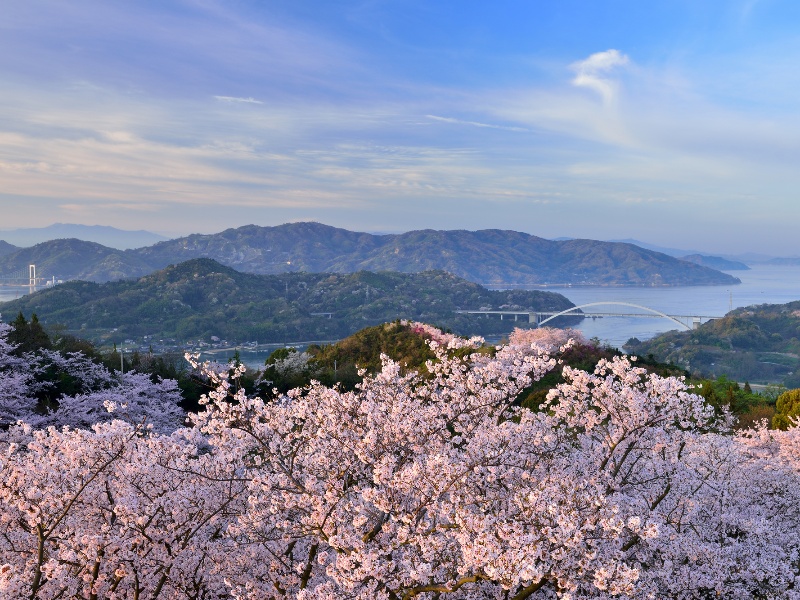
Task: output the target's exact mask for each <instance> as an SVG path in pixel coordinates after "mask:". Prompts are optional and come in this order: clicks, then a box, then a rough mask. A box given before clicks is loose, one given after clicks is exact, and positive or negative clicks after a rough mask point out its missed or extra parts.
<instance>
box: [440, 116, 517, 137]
mask: <svg viewBox="0 0 800 600" xmlns="http://www.w3.org/2000/svg"><path fill="white" fill-rule="evenodd" d="M425 118H427V119H431V120H433V121H441V122H443V123H453V124H455V125H469V126H470V127H485V128H487V129H501V130H503V131H519V132H523V133H530V132H531V130H530V129H526V128H525V127H510V126H507V125H494V124H492V123H480V122H478V121H462V120H461V119H454V118H452V117H439V116H436V115H425Z"/></svg>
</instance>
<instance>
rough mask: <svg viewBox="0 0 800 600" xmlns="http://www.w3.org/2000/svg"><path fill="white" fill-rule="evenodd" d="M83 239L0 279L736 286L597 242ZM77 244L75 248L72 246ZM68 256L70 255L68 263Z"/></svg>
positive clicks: (254, 236)
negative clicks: (203, 263) (205, 276)
mask: <svg viewBox="0 0 800 600" xmlns="http://www.w3.org/2000/svg"><path fill="white" fill-rule="evenodd" d="M85 244H86V243H85V242H83V243H82V242H78V241H77V240H58V241H56V242H46V243H44V244H39V245H37V246H35V247H34V248H31V249H24V250H20V251H17V252H15V253H12V254H9V255H7V256H5V257H2V258H0V273H4V272H13V271H15V270H18V269H20V268H27V265H28V264H30V261H31V260H34V259H35V260H36V261H39V262H41V263H42V264H43V265H45V264H46V265H47V266H46V267H45V268H43V267H42V266H40V265H39V262H37V263H36V264H37V268H38V269H39V271H40V272H41V273H43V274H44V275H45V276H47V277H50V276H52V275H55V276H56V278H57V279H65V280H66V279H87V280H91V281H108V280H113V279H119V278H124V277H138V276H141V275H143V274H145V273H147V272H150V271H154V270H156V269H161V268H164V267H166V266H168V265H170V264H176V263H179V262H182V261H185V260H189V259H192V258H213V259H214V260H217V261H219V262H220V263H222V264H225V265H227V266H230V267H233V268H235V269H237V270H240V271H245V272H250V273H261V274H277V273H286V272H296V271H306V272H336V273H353V272H357V271H361V270H369V271H384V270H391V271H400V272H405V273H414V272H421V271H426V270H445V271H448V272H450V273H453V274H455V275H457V276H459V277H463V278H465V279H469V280H470V281H475V282H478V283H482V284H494V285H499V284H546V283H550V284H558V283H568V284H574V285H580V284H587V285H713V284H719V285H730V284H735V283H738V282H739V280H738V279H736V278H735V277H731V276H730V275H727V274H725V273H720V272H719V271H715V270H713V269H709V268H707V267H703V266H700V265H696V264H693V263H689V262H686V261H682V260H678V259H676V258H673V257H670V256H667V255H666V254H661V253H659V252H653V251H650V250H645V249H643V248H640V247H638V246H634V245H632V244H624V243H615V242H598V241H594V240H565V241H551V240H546V239H543V238H539V237H536V236H532V235H528V234H526V233H519V232H516V231H501V230H494V229H490V230H482V231H435V230H422V231H411V232H408V233H403V234H397V235H372V234H368V233H357V232H352V231H347V230H345V229H338V228H335V227H330V226H327V225H321V224H319V223H290V224H285V225H279V226H277V227H259V226H256V225H247V226H245V227H239V228H238V229H228V230H226V231H223V232H221V233H217V234H211V235H200V234H195V235H190V236H188V237H184V238H179V239H175V240H169V241H165V242H161V243H158V244H155V245H153V246H148V247H145V248H138V249H135V250H125V251H118V250H113V249H111V248H104V247H102V246H100V247H97V246H96V245H95V246H91V252H94V253H95V255H94V257H93V258H92V260H73V259H71V258H69V257H68V256H67V254H69V253H70V252H72V253H75V254H76V255H77V256H80V257H82V258H85V257H86V256H87V253H88V254H91V252H89V251H88V248H89V247H87V246H85ZM70 245H74V246H75V248H70ZM61 255H64V256H61Z"/></svg>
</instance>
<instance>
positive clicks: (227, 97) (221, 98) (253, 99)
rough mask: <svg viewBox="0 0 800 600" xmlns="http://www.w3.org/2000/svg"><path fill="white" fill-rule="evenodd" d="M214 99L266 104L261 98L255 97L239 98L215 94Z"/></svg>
mask: <svg viewBox="0 0 800 600" xmlns="http://www.w3.org/2000/svg"><path fill="white" fill-rule="evenodd" d="M214 99H216V100H219V101H220V102H234V103H238V104H264V103H263V102H262V101H261V100H256V99H255V98H237V97H236V96H214Z"/></svg>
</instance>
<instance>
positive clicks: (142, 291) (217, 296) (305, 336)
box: [0, 259, 581, 351]
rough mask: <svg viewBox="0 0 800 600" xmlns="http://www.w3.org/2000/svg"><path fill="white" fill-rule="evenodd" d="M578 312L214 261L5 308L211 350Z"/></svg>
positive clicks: (446, 279)
mask: <svg viewBox="0 0 800 600" xmlns="http://www.w3.org/2000/svg"><path fill="white" fill-rule="evenodd" d="M573 306H574V304H573V303H571V302H570V301H569V300H567V298H565V297H564V296H562V295H561V294H557V293H554V292H546V291H525V290H507V291H491V290H488V289H486V288H484V287H482V286H479V285H477V284H475V283H472V282H469V281H466V280H464V279H461V278H459V277H456V276H455V275H452V274H449V273H446V272H444V271H425V272H422V273H413V274H412V273H396V272H368V271H360V272H358V273H351V274H338V273H313V274H312V273H284V274H280V275H255V274H247V273H240V272H238V271H235V270H234V269H232V268H230V267H226V266H224V265H221V264H219V263H218V262H216V261H214V260H211V259H193V260H189V261H186V262H183V263H181V264H178V265H175V266H170V267H167V268H166V269H163V270H160V271H157V272H155V273H152V274H150V275H147V276H145V277H142V278H140V279H137V280H127V281H117V282H108V283H103V284H98V283H93V282H85V281H72V282H68V283H64V284H61V285H56V286H54V287H52V288H50V289H45V290H42V291H39V292H36V293H33V294H30V295H27V296H23V297H22V298H19V299H16V300H12V301H10V302H5V303H2V304H0V311H1V312H2V316H3V320H4V321H9V320H11V319H13V318H14V317H15V316H16V315H17V314H18V313H19V312H22V313H23V315H25V316H26V317H30V316H31V315H32V314H33V313H36V314H37V316H38V318H39V320H40V321H41V322H42V323H44V324H45V325H46V326H48V327H49V328H51V329H52V328H54V327H56V328H58V329H61V328H63V329H64V330H65V331H66V332H67V333H72V334H76V335H78V336H79V337H82V338H86V339H89V340H91V341H93V342H95V343H98V344H105V345H110V344H112V343H118V344H119V343H128V342H129V343H131V344H135V345H141V346H143V347H145V348H147V347H148V346H149V345H154V346H182V345H185V343H186V342H189V341H192V342H194V343H196V344H200V345H202V346H204V347H211V346H213V345H214V344H221V343H223V341H228V342H230V343H237V344H238V343H243V342H251V343H258V344H266V343H286V342H295V341H305V340H308V341H311V340H336V339H341V338H344V337H346V336H348V335H350V334H352V333H354V332H356V331H358V330H359V329H362V328H363V327H366V326H368V325H377V324H379V323H384V322H386V321H393V320H395V319H414V320H421V321H426V322H430V323H436V324H437V325H439V326H442V327H445V328H448V329H450V330H452V331H453V332H455V333H458V334H462V333H463V334H470V335H471V334H481V335H490V334H503V333H507V332H509V331H511V330H512V328H513V326H514V325H522V326H527V323H526V322H524V321H523V320H520V321H515V320H514V319H513V318H507V319H505V320H501V319H500V318H499V317H498V316H496V315H493V316H491V317H490V316H488V315H487V316H480V315H466V314H458V313H456V311H457V310H459V309H465V310H467V309H470V310H484V311H488V310H518V311H520V312H524V311H562V310H566V309H568V308H571V307H573ZM580 318H581V317H579V316H570V317H562V318H561V320H562V323H574V322H576V321H577V320H580ZM126 341H127V342H126ZM158 350H159V348H156V351H158Z"/></svg>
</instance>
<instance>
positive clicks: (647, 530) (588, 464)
mask: <svg viewBox="0 0 800 600" xmlns="http://www.w3.org/2000/svg"><path fill="white" fill-rule="evenodd" d="M430 337H431V346H432V348H433V349H434V352H435V355H436V359H435V360H433V361H430V362H429V363H428V364H427V365H426V369H425V372H424V374H416V373H413V372H405V371H404V370H402V369H401V368H400V366H399V365H398V364H397V363H394V362H392V361H391V360H389V359H388V358H384V361H383V368H382V370H381V371H380V372H379V373H377V374H375V375H373V376H367V375H366V374H364V375H365V376H364V379H363V382H362V383H361V384H360V385H359V386H358V387H357V388H356V389H355V390H353V391H348V392H345V391H342V390H339V389H336V388H329V387H325V386H323V385H321V384H319V383H312V384H311V385H310V386H307V387H305V388H302V389H297V390H293V391H291V392H290V393H288V394H286V395H284V396H281V397H279V398H277V399H271V400H264V399H261V398H258V397H248V396H247V394H246V393H245V391H244V389H243V388H242V387H241V386H238V385H237V382H236V380H237V377H239V376H241V374H242V373H243V372H244V367H235V368H232V369H227V370H226V369H218V368H217V369H215V368H213V367H211V366H208V368H206V375H207V377H208V378H209V381H210V382H211V383H212V384H213V386H214V388H213V390H212V391H211V392H210V393H209V394H208V396H207V397H206V398H205V399H204V400H203V402H204V410H203V411H201V412H200V413H199V414H196V415H192V416H191V426H190V427H187V428H183V429H179V430H177V431H174V432H171V433H169V434H167V433H162V432H159V431H158V428H151V429H148V428H147V423H148V422H149V421H148V419H147V418H142V419H141V420H140V421H137V419H134V418H131V419H130V422H124V421H122V420H115V421H111V422H106V423H100V424H97V425H94V426H93V427H92V428H91V429H73V428H69V427H65V428H61V429H56V428H54V427H50V428H47V429H35V428H32V427H30V426H27V425H18V426H14V427H11V428H10V429H9V430H8V431H7V432H6V434H4V435H3V436H2V437H0V473H2V477H0V596H2V597H9V598H47V599H55V598H81V599H86V600H88V599H91V598H126V599H127V598H137V599H142V600H143V599H145V598H147V599H151V598H168V599H170V600H172V599H189V598H194V599H200V598H204V599H206V598H207V599H215V600H217V599H218V600H223V599H224V600H227V599H236V600H244V599H256V598H258V599H262V598H266V599H270V598H274V599H278V598H282V599H289V598H292V599H294V598H296V599H298V600H323V599H325V600H338V599H348V600H349V599H363V600H366V599H370V600H372V599H383V600H410V599H412V598H417V599H420V600H422V599H424V600H434V599H440V600H444V599H453V600H466V599H477V600H489V599H492V600H501V599H502V600H523V599H527V598H531V599H545V598H547V599H553V598H565V599H566V598H574V599H577V598H598V599H608V598H615V597H616V598H619V597H624V598H642V599H646V598H679V599H694V598H698V599H699V598H709V597H725V598H800V594H798V589H800V567H799V565H800V555H799V554H798V550H799V549H800V527H798V524H800V434H798V430H797V429H796V428H792V429H789V430H788V431H785V432H775V431H769V430H767V429H766V428H764V427H761V428H758V429H755V430H751V431H747V432H743V433H736V434H733V433H731V431H730V418H729V417H728V416H727V415H723V416H722V417H717V416H715V414H714V411H713V410H712V409H710V408H709V407H708V406H707V405H705V404H704V402H703V399H702V397H700V396H698V395H696V394H694V393H692V390H691V389H690V388H688V387H687V385H686V384H685V382H683V381H682V380H680V379H676V378H672V377H670V378H663V377H659V376H656V375H652V374H648V373H647V372H646V371H645V370H644V369H641V368H638V367H637V366H636V364H635V361H634V360H633V359H628V358H625V357H622V358H616V359H613V360H602V361H600V363H599V364H598V365H597V368H596V369H595V370H594V372H592V373H587V372H583V371H579V370H576V369H570V368H568V367H563V371H564V383H563V384H560V385H558V386H557V387H556V388H555V389H553V390H552V391H551V392H550V394H549V395H548V399H547V401H546V403H545V405H544V406H543V407H542V410H539V411H536V412H534V411H529V410H527V409H523V408H520V407H517V406H515V404H514V400H515V398H516V395H517V393H518V392H519V391H520V390H521V389H524V388H525V387H526V386H528V385H529V384H530V382H531V381H533V380H536V379H539V378H541V377H542V376H543V375H544V374H545V373H547V372H548V371H549V370H552V369H554V368H557V367H558V352H559V349H558V348H556V347H555V346H556V343H558V344H560V340H559V341H558V342H556V341H555V337H557V335H553V336H552V338H553V339H551V338H550V337H546V338H544V339H542V338H539V339H526V338H525V339H521V337H520V336H518V337H516V338H514V339H513V340H512V343H510V344H508V345H505V346H501V347H497V348H494V349H491V351H486V349H482V350H480V351H474V352H473V351H472V349H474V348H476V344H477V341H475V340H471V341H468V340H460V339H459V338H455V337H453V338H449V337H445V336H444V334H442V337H438V338H437V335H436V334H433V335H431V336H430ZM444 341H446V344H444V345H443V344H442V343H441V342H444ZM565 345H568V343H567V344H560V345H559V348H562V347H564V346H565ZM454 350H455V351H454ZM547 351H550V352H552V353H554V357H551V356H550V355H549V354H548V352H547ZM192 360H193V361H195V364H196V359H194V358H192ZM165 393H166V394H169V391H168V390H166V391H165ZM84 414H86V415H87V417H86V418H87V419H89V418H90V415H91V414H92V413H90V412H84ZM112 415H113V413H112ZM154 429H156V430H154Z"/></svg>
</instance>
